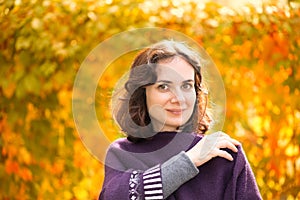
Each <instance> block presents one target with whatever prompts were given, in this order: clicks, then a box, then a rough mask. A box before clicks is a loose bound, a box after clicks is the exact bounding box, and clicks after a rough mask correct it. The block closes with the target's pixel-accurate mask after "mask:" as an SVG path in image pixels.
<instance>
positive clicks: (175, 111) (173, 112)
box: [166, 109, 184, 115]
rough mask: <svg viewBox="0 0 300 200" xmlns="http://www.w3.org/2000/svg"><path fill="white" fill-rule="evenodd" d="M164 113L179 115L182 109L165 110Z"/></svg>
mask: <svg viewBox="0 0 300 200" xmlns="http://www.w3.org/2000/svg"><path fill="white" fill-rule="evenodd" d="M166 111H168V112H170V113H172V114H174V115H181V114H182V112H183V111H184V109H166Z"/></svg>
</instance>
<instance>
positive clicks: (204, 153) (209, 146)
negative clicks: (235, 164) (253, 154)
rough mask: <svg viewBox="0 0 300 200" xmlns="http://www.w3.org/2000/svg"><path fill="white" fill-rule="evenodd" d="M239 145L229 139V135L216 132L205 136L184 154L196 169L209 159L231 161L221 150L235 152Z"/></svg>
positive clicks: (228, 155) (226, 153) (229, 156)
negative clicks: (216, 158) (226, 149)
mask: <svg viewBox="0 0 300 200" xmlns="http://www.w3.org/2000/svg"><path fill="white" fill-rule="evenodd" d="M237 145H240V143H239V142H238V141H237V140H235V139H232V138H231V137H229V135H227V134H225V133H223V132H221V131H218V132H215V133H212V134H209V135H205V136H204V137H203V138H202V140H200V141H199V142H198V143H197V144H196V145H195V146H194V147H193V148H192V149H190V150H189V151H187V152H186V155H187V156H188V157H189V158H190V159H191V161H192V162H193V163H194V164H195V165H196V166H197V167H198V166H201V165H203V164H204V163H206V162H207V161H209V160H210V159H212V158H214V157H217V156H220V157H223V158H225V159H227V160H230V161H232V160H233V158H232V156H231V155H230V154H229V153H228V152H226V151H224V150H221V148H228V149H231V150H232V151H234V152H237V151H238V149H237V148H236V146H237Z"/></svg>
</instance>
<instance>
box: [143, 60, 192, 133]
mask: <svg viewBox="0 0 300 200" xmlns="http://www.w3.org/2000/svg"><path fill="white" fill-rule="evenodd" d="M158 64H159V65H158V66H157V68H156V73H157V81H156V83H155V84H153V85H150V86H147V87H146V103H147V108H148V112H149V115H150V118H151V123H152V125H153V128H154V130H155V131H175V130H176V129H177V128H178V127H179V126H182V125H183V124H185V123H186V122H187V121H188V119H189V118H190V117H191V115H192V113H193V109H194V104H195V102H196V91H195V87H194V83H195V72H194V68H193V67H192V66H191V65H190V64H189V63H188V62H186V61H185V60H184V59H183V58H181V57H177V56H176V57H174V58H171V59H167V60H163V61H160V62H159V63H158Z"/></svg>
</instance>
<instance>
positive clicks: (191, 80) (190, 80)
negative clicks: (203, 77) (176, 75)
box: [182, 79, 195, 83]
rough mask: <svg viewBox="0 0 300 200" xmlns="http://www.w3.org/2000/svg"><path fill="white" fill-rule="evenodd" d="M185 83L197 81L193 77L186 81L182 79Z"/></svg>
mask: <svg viewBox="0 0 300 200" xmlns="http://www.w3.org/2000/svg"><path fill="white" fill-rule="evenodd" d="M182 82H183V83H188V82H195V81H194V80H193V79H188V80H185V81H182Z"/></svg>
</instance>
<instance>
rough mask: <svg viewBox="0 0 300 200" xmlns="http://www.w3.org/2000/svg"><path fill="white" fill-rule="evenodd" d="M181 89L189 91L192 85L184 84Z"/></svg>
mask: <svg viewBox="0 0 300 200" xmlns="http://www.w3.org/2000/svg"><path fill="white" fill-rule="evenodd" d="M181 88H182V89H183V90H190V89H192V88H193V85H192V84H190V83H186V84H183V85H182V86H181Z"/></svg>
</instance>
